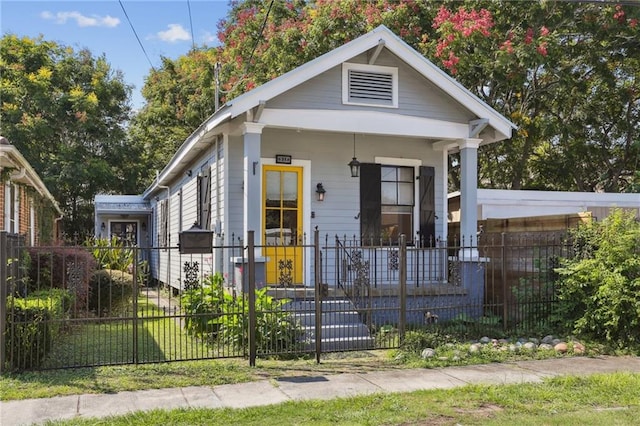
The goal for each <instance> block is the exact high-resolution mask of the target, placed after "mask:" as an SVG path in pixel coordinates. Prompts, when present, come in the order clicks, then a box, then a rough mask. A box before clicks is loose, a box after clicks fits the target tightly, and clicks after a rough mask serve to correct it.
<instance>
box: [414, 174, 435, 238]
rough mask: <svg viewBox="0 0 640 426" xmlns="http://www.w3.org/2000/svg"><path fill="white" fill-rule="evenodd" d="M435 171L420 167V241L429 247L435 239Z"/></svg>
mask: <svg viewBox="0 0 640 426" xmlns="http://www.w3.org/2000/svg"><path fill="white" fill-rule="evenodd" d="M434 179H435V169H434V168H433V167H426V166H420V176H419V177H418V181H419V188H418V190H419V194H420V240H421V241H422V244H424V245H431V244H433V242H434V241H435V238H436V235H435V234H436V203H435V182H434Z"/></svg>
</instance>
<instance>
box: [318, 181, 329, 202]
mask: <svg viewBox="0 0 640 426" xmlns="http://www.w3.org/2000/svg"><path fill="white" fill-rule="evenodd" d="M325 192H327V191H326V190H325V189H324V186H322V182H320V183H319V184H317V185H316V198H317V200H318V201H324V194H325Z"/></svg>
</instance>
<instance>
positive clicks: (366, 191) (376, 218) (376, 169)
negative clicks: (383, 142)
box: [360, 163, 381, 239]
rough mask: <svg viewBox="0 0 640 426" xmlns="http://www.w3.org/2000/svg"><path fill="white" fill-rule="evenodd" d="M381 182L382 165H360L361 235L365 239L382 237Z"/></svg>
mask: <svg viewBox="0 0 640 426" xmlns="http://www.w3.org/2000/svg"><path fill="white" fill-rule="evenodd" d="M380 180H381V166H380V164H369V163H363V164H360V233H361V234H362V237H363V239H364V238H378V237H380V226H381V205H380V204H381V193H380Z"/></svg>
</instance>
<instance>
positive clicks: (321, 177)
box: [95, 26, 515, 288]
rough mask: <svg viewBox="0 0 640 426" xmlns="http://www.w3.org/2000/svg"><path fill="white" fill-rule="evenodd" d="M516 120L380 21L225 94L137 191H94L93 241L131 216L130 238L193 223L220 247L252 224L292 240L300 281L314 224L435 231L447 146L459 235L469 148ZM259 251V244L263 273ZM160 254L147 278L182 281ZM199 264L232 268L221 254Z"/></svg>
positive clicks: (472, 197)
mask: <svg viewBox="0 0 640 426" xmlns="http://www.w3.org/2000/svg"><path fill="white" fill-rule="evenodd" d="M514 128H515V126H514V124H513V123H511V122H510V121H509V120H507V119H506V118H504V117H503V116H502V115H500V114H499V113H498V112H496V111H495V110H493V109H492V108H491V107H489V106H488V105H487V104H485V103H484V102H482V101H481V100H480V99H479V98H477V97H476V96H474V95H473V94H472V93H471V92H469V91H468V90H467V89H465V88H464V87H463V86H461V85H460V84H459V83H458V82H456V81H455V80H454V79H453V78H451V77H450V76H448V75H447V74H446V73H445V72H443V71H442V70H440V69H439V68H438V67H437V66H435V65H434V64H433V63H431V62H429V61H428V60H427V59H425V58H424V56H422V55H421V54H420V53H418V52H417V51H415V50H414V49H412V48H411V47H410V46H408V45H407V44H406V43H404V42H403V41H402V40H401V39H400V38H399V37H397V36H396V35H395V34H393V33H392V32H391V31H390V30H389V29H387V28H386V27H384V26H380V27H378V28H376V29H375V30H373V31H371V32H369V33H367V34H365V35H363V36H361V37H359V38H357V39H355V40H353V41H351V42H349V43H347V44H345V45H343V46H342V47H339V48H337V49H335V50H333V51H331V52H329V53H327V54H324V55H322V56H320V57H318V58H317V59H315V60H313V61H311V62H309V63H307V64H305V65H302V66H300V67H299V68H296V69H294V70H292V71H290V72H288V73H286V74H284V75H282V76H280V77H278V78H276V79H274V80H272V81H270V82H268V83H266V84H264V85H262V86H260V87H257V88H256V89H254V90H251V91H250V92H247V93H245V94H244V95H241V96H239V97H237V98H235V99H233V100H231V101H229V102H227V103H226V104H225V105H223V106H222V107H221V108H220V109H219V110H218V111H216V112H215V113H214V114H213V115H212V116H211V117H210V118H209V119H207V120H206V121H205V122H204V123H202V124H201V125H200V127H198V128H197V129H196V130H195V131H194V132H193V133H192V134H191V135H190V136H189V137H188V138H187V139H186V140H185V141H184V143H183V144H182V146H181V147H180V148H179V149H178V150H177V152H176V153H175V155H174V156H173V158H172V159H171V160H170V162H169V163H168V164H167V165H166V167H165V168H164V169H163V170H162V171H161V172H159V174H158V175H157V176H156V179H155V180H154V181H153V183H152V184H151V186H149V187H148V188H147V189H146V190H145V191H144V193H143V194H142V195H140V196H135V197H131V198H122V196H98V197H96V217H95V225H96V236H104V237H109V236H112V235H114V234H121V233H122V232H124V233H125V234H127V233H128V232H129V228H127V227H131V226H130V225H133V226H134V227H131V233H132V235H135V238H136V239H137V242H138V244H139V245H140V246H150V247H167V246H171V247H175V246H176V245H177V244H178V236H179V233H180V232H181V231H184V230H187V229H189V228H190V227H192V225H194V223H195V224H197V225H199V226H200V227H201V228H203V229H209V230H212V231H214V235H215V237H216V238H215V240H214V244H217V245H224V246H229V245H232V244H236V243H235V241H237V240H240V241H247V234H248V232H249V231H255V244H256V245H257V246H262V245H265V246H266V245H270V246H271V245H274V246H275V245H282V244H284V245H287V246H290V247H291V248H290V250H291V251H290V253H291V256H292V258H294V259H296V260H295V262H296V263H295V264H294V265H293V267H292V269H293V277H292V278H291V279H292V282H293V283H309V282H312V279H311V277H312V275H311V274H312V269H313V268H312V265H310V264H308V262H309V260H308V259H311V256H309V255H307V254H306V253H303V252H302V251H303V249H302V248H296V246H297V245H299V244H300V243H301V242H304V241H303V240H306V241H310V239H311V238H312V235H313V230H314V229H318V230H319V231H320V232H321V234H322V235H323V236H324V235H329V236H331V238H333V237H334V236H336V235H358V236H363V237H368V236H371V237H379V236H385V237H389V238H396V237H398V236H399V235H400V234H405V235H406V236H407V238H408V239H410V240H411V239H414V238H416V236H417V237H419V238H420V239H421V240H422V241H425V242H433V241H436V240H446V237H447V175H448V170H447V167H448V162H447V157H448V155H449V154H451V153H453V152H458V151H459V152H460V153H461V171H462V173H461V188H462V191H461V192H462V206H463V208H462V232H463V233H465V234H468V235H475V234H476V222H477V213H476V212H477V209H476V204H477V202H476V190H477V150H478V147H479V146H481V145H485V144H490V143H494V142H499V141H503V140H506V139H509V138H510V137H511V133H512V130H513V129H514ZM351 166H356V167H354V168H355V170H353V171H352V170H351V169H352V167H351ZM356 172H357V173H356ZM354 175H356V176H355V177H353V176H354ZM323 191H324V192H323ZM320 193H322V195H323V201H320ZM116 226H117V227H118V228H117V229H115V227H116ZM143 226H144V227H146V229H147V230H148V232H142V227H143ZM270 250H271V249H270V248H269V247H263V248H262V249H259V250H258V252H257V253H256V255H257V256H258V257H259V259H260V260H262V261H264V262H265V263H266V266H265V268H266V270H267V271H270V270H273V269H274V268H275V266H273V265H270V262H273V259H274V257H275V256H274V254H273V252H270ZM298 251H299V252H298ZM170 256H171V251H170V250H164V251H162V250H160V251H154V253H153V255H152V257H153V258H152V259H151V271H152V274H154V276H155V277H156V278H157V279H158V280H159V281H161V282H163V283H165V284H169V285H171V286H173V287H176V288H182V287H183V286H182V284H181V283H180V277H181V272H180V266H181V265H180V260H179V259H176V256H175V254H174V255H173V257H170ZM210 259H212V260H211V261H212V262H214V263H215V269H216V270H217V271H224V273H226V274H231V273H232V272H233V271H232V269H233V267H234V264H233V262H230V261H229V259H227V258H225V256H221V255H218V254H216V253H213V256H212V257H211V258H210ZM445 261H446V259H445ZM160 264H162V265H167V264H170V265H172V267H171V268H159V267H158V265H160ZM172 271H173V272H172ZM269 276H270V274H269V273H268V272H267V278H266V280H267V284H269V281H270V280H272V278H269ZM330 285H331V283H330Z"/></svg>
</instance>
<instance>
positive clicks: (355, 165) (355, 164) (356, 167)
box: [349, 133, 360, 177]
mask: <svg viewBox="0 0 640 426" xmlns="http://www.w3.org/2000/svg"><path fill="white" fill-rule="evenodd" d="M349 168H350V169H351V177H358V176H360V162H359V161H358V159H357V158H356V134H355V133H354V134H353V159H352V160H351V161H350V162H349Z"/></svg>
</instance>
